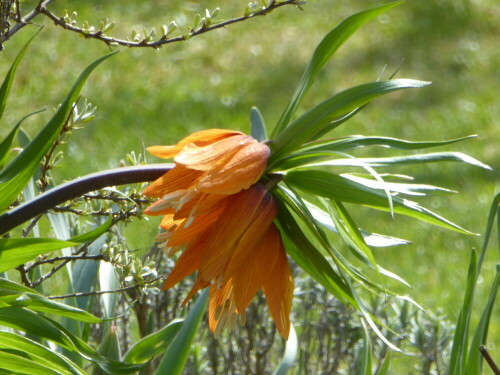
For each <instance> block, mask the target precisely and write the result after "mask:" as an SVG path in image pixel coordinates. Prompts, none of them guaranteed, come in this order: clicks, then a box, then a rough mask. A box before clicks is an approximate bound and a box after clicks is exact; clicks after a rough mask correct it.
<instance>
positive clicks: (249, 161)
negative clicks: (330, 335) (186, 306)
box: [144, 129, 293, 339]
mask: <svg viewBox="0 0 500 375" xmlns="http://www.w3.org/2000/svg"><path fill="white" fill-rule="evenodd" d="M148 151H150V152H151V153H152V154H153V155H156V156H159V157H162V158H173V159H174V163H175V167H174V168H173V169H172V170H171V171H170V172H168V173H166V174H165V175H164V176H162V177H161V178H159V179H158V180H157V181H155V182H153V183H152V184H151V185H150V186H148V187H147V188H146V190H145V191H144V194H145V195H146V196H149V197H158V198H161V199H160V200H158V201H157V202H155V203H154V204H153V205H152V206H150V207H149V208H148V209H147V210H146V211H145V212H146V213H147V214H149V215H165V216H164V217H163V219H162V221H161V224H160V226H161V227H162V228H163V229H164V230H165V231H164V232H162V233H160V234H159V235H158V236H157V240H158V241H161V242H162V244H161V246H163V247H165V248H166V249H168V250H167V251H168V254H169V255H173V254H175V253H176V252H177V251H178V250H181V249H184V251H183V252H182V254H181V255H180V256H179V258H178V260H177V263H176V265H175V267H174V268H173V269H172V271H171V273H170V274H169V276H168V277H167V279H166V280H165V284H164V285H163V288H164V289H168V288H170V287H172V286H174V285H175V284H177V283H178V282H179V281H180V280H182V279H183V278H184V277H186V276H189V275H191V274H193V273H194V272H196V271H197V278H196V281H195V284H194V285H193V287H192V289H191V291H190V293H189V294H188V296H187V297H186V299H185V301H184V303H186V302H187V301H188V300H189V299H190V298H191V297H192V296H193V295H194V294H195V293H196V292H197V291H198V290H200V289H202V288H206V287H210V302H209V326H210V329H211V330H212V332H214V333H215V335H216V336H218V335H220V333H221V331H222V330H223V329H224V328H226V327H227V328H233V327H234V326H235V324H236V321H237V318H238V317H239V318H240V323H242V324H244V322H245V309H246V308H247V306H248V305H249V304H250V302H251V300H252V298H253V296H254V295H255V294H256V293H257V292H258V291H259V289H262V290H263V292H264V294H265V295H266V298H267V303H268V306H269V312H270V314H271V316H272V317H273V319H274V321H275V322H276V326H277V329H278V331H279V332H280V333H281V334H282V335H283V336H284V337H285V338H286V339H287V338H288V334H289V330H290V320H289V314H290V308H291V300H292V294H293V280H292V276H291V272H290V267H289V264H288V260H287V256H286V252H285V249H284V246H283V243H282V240H281V236H280V233H279V231H278V229H277V228H276V226H275V225H274V223H273V221H274V219H275V217H276V214H277V205H276V202H275V201H274V198H273V197H272V196H271V194H270V193H269V192H268V191H267V190H266V188H265V187H264V186H263V185H262V184H260V183H258V180H259V179H260V177H261V176H262V174H263V172H264V170H265V168H266V164H267V159H268V157H269V153H270V152H269V148H268V147H267V146H266V145H264V144H262V143H259V142H258V141H256V140H255V139H253V138H252V137H250V136H247V135H244V134H242V133H240V132H235V131H228V130H221V129H212V130H205V131H200V132H196V133H194V134H192V135H190V136H188V137H187V138H185V139H183V140H182V141H181V142H179V143H178V144H177V145H175V146H155V147H150V148H149V149H148Z"/></svg>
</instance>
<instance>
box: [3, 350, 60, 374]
mask: <svg viewBox="0 0 500 375" xmlns="http://www.w3.org/2000/svg"><path fill="white" fill-rule="evenodd" d="M0 363H1V365H0V366H1V369H2V370H8V371H9V372H10V373H11V374H26V375H52V374H53V375H60V374H61V372H59V371H55V370H53V369H52V368H50V367H49V366H48V365H45V364H41V363H38V362H35V361H33V360H31V359H28V358H26V357H25V355H24V353H22V352H20V351H13V352H11V351H8V352H6V351H3V350H0Z"/></svg>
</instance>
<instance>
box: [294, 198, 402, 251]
mask: <svg viewBox="0 0 500 375" xmlns="http://www.w3.org/2000/svg"><path fill="white" fill-rule="evenodd" d="M303 200H304V203H305V204H306V206H307V209H308V210H309V212H310V213H311V214H312V215H313V216H314V219H315V220H316V222H317V223H318V224H320V225H321V226H322V227H324V228H326V229H328V230H329V231H331V232H334V233H338V230H337V228H336V227H335V223H334V222H333V220H332V218H331V216H330V215H329V214H328V213H327V212H326V211H325V210H323V209H321V208H319V207H318V206H316V205H314V204H312V203H311V202H309V201H307V200H306V199H303ZM360 233H361V235H362V236H363V239H364V240H365V242H366V244H367V245H368V246H373V247H389V246H397V245H407V244H409V243H410V242H409V241H406V240H403V239H401V238H396V237H389V236H384V235H381V234H377V233H370V232H367V231H364V230H362V229H360Z"/></svg>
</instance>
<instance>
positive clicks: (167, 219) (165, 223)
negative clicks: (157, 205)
mask: <svg viewBox="0 0 500 375" xmlns="http://www.w3.org/2000/svg"><path fill="white" fill-rule="evenodd" d="M185 222H186V219H179V220H175V219H174V214H173V213H169V214H166V215H165V216H163V218H162V219H161V221H160V227H161V228H163V229H165V230H174V229H176V228H178V227H179V226H181V225H183V224H184V223H185Z"/></svg>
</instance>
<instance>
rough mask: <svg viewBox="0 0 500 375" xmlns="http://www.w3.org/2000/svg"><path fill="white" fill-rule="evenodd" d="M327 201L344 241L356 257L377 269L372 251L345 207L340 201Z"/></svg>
mask: <svg viewBox="0 0 500 375" xmlns="http://www.w3.org/2000/svg"><path fill="white" fill-rule="evenodd" d="M329 203H330V205H329V208H330V210H331V211H330V212H331V215H330V216H331V218H332V219H333V221H334V222H335V227H336V228H337V229H338V231H339V234H340V236H341V237H342V240H343V241H344V243H345V244H346V245H347V246H348V247H349V248H350V249H351V250H352V251H353V252H354V254H355V255H356V256H357V257H359V258H360V259H362V260H363V261H364V262H365V263H367V264H369V265H371V266H372V267H373V268H375V269H377V262H376V261H375V257H374V256H373V253H372V251H371V250H370V248H369V247H368V245H367V244H366V242H365V240H364V239H363V236H362V235H361V233H360V231H359V229H358V227H357V226H356V224H355V223H354V221H353V219H352V218H351V216H350V215H349V213H348V212H347V210H346V209H345V207H344V206H343V205H342V203H340V202H336V201H330V202H329Z"/></svg>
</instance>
